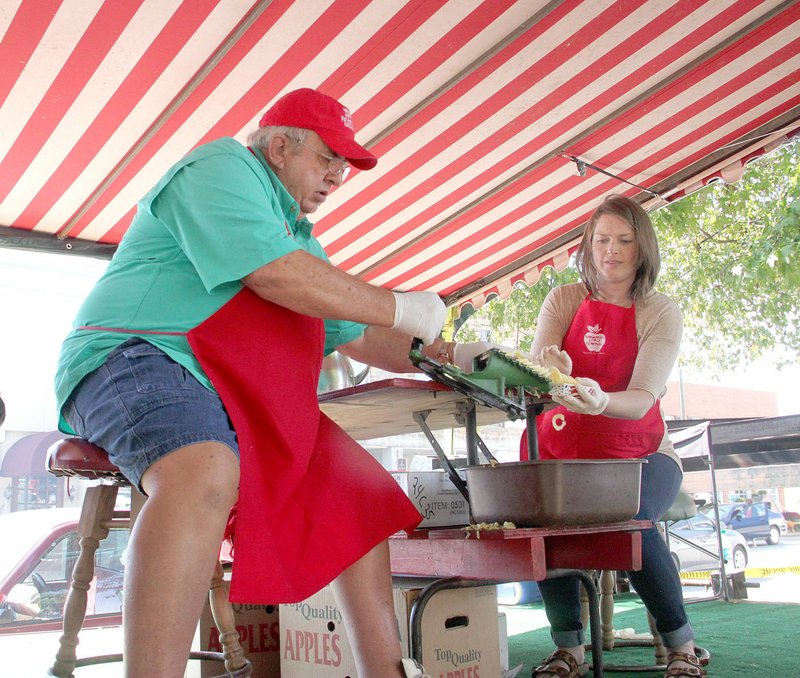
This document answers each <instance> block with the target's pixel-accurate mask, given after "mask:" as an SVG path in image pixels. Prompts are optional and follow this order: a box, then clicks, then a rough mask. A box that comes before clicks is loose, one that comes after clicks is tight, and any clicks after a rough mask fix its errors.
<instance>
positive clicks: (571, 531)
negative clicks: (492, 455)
mask: <svg viewBox="0 0 800 678" xmlns="http://www.w3.org/2000/svg"><path fill="white" fill-rule="evenodd" d="M319 403H320V409H321V410H322V411H323V412H325V414H327V415H328V416H329V417H331V419H333V420H334V421H335V422H336V423H338V424H339V425H340V426H341V427H342V428H343V429H344V430H345V431H347V433H348V434H350V435H351V436H352V437H353V438H355V439H356V440H369V439H371V438H376V437H384V436H392V435H398V434H403V433H412V432H419V431H420V427H419V424H418V422H417V421H416V420H415V418H414V415H415V414H416V413H420V412H423V413H424V414H425V417H426V419H425V421H426V424H427V426H428V427H429V428H430V429H432V430H436V429H442V428H452V427H457V426H465V421H466V419H465V416H464V413H465V412H466V411H467V409H468V408H467V407H466V406H469V407H473V406H474V407H473V409H472V411H471V416H473V419H472V421H473V424H474V425H485V424H492V423H497V422H500V421H506V420H507V417H506V414H505V413H504V412H502V411H500V410H499V409H495V408H492V407H487V406H485V405H481V404H480V403H474V402H473V401H471V400H470V398H468V397H467V396H465V395H463V394H461V393H458V392H455V391H453V390H451V389H450V388H449V387H447V386H444V385H442V384H440V383H437V382H432V381H427V380H418V379H408V378H392V379H384V380H381V381H376V382H371V383H367V384H361V385H359V386H354V387H351V388H346V389H342V390H340V391H331V392H328V393H324V394H322V395H320V396H319ZM468 452H469V450H468ZM476 455H477V451H476V450H473V451H472V452H470V454H469V455H468V456H473V457H475V456H476ZM471 463H475V462H471ZM649 526H650V523H649V522H647V521H628V522H625V523H615V524H611V525H592V526H586V527H569V528H544V527H537V528H519V529H514V530H502V531H501V530H497V531H482V532H481V533H480V538H478V537H477V535H475V534H471V535H470V536H469V538H466V534H465V531H464V529H462V528H439V529H430V530H417V531H415V532H414V533H412V534H411V535H405V534H404V533H402V534H398V535H395V536H394V537H392V538H391V539H390V540H389V549H390V553H391V564H392V574H393V575H394V576H395V577H403V576H405V577H416V578H418V579H420V578H424V579H427V580H428V581H430V583H429V584H428V586H426V587H425V589H424V590H423V591H422V593H421V594H420V596H419V597H418V598H417V600H416V602H415V604H414V607H413V608H412V612H411V621H412V624H411V625H412V632H411V636H412V643H411V644H412V652H413V653H414V655H415V657H416V658H417V659H420V656H419V655H420V654H421V648H422V643H421V637H420V631H419V628H420V626H421V624H420V619H421V616H422V610H423V609H424V605H425V603H426V602H427V600H428V599H429V598H430V596H432V595H433V593H435V592H436V591H437V590H441V589H442V588H455V587H460V586H478V585H483V584H493V583H502V582H514V581H541V580H543V579H547V578H550V577H555V576H561V575H564V574H571V575H574V576H577V577H578V578H579V579H580V580H581V581H582V582H583V584H584V586H585V587H586V588H587V591H588V592H589V619H590V627H591V637H592V655H593V671H594V675H595V676H602V675H603V661H602V639H601V634H600V612H599V602H598V598H597V592H596V589H595V586H594V581H593V580H592V578H591V577H590V576H588V575H587V574H586V570H636V569H639V568H640V567H641V534H640V532H639V530H641V529H642V528H643V527H649Z"/></svg>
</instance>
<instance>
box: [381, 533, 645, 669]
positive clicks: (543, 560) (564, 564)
mask: <svg viewBox="0 0 800 678" xmlns="http://www.w3.org/2000/svg"><path fill="white" fill-rule="evenodd" d="M650 525H651V523H650V522H649V521H643V520H630V521H627V522H624V523H614V524H609V525H593V526H586V527H562V528H547V527H535V528H517V529H511V530H482V531H481V532H480V536H478V535H477V534H475V533H467V532H466V531H465V530H464V529H463V528H440V529H430V530H417V531H415V532H413V533H412V534H410V535H405V534H404V533H400V534H397V535H394V536H393V537H392V538H390V539H389V551H390V554H391V565H392V574H393V575H394V576H411V577H424V578H427V579H431V578H432V579H433V580H434V581H432V582H431V583H429V584H428V585H427V586H426V587H425V588H424V589H423V591H422V592H421V593H420V595H419V597H418V598H417V600H416V602H415V603H414V606H413V608H412V611H411V651H412V655H413V656H414V657H415V658H416V659H417V660H421V658H422V657H421V654H422V631H421V619H422V613H423V611H424V607H425V605H426V604H427V602H428V600H429V599H430V598H431V597H432V596H433V595H434V594H435V593H436V592H437V591H440V590H442V589H446V588H459V587H463V586H482V585H486V584H496V583H502V582H511V581H541V580H543V579H548V578H553V577H559V576H564V575H572V576H576V577H578V578H579V579H580V581H581V582H582V583H583V585H584V586H585V587H586V589H587V593H588V599H589V625H590V632H591V642H592V672H593V675H594V676H600V677H602V676H603V647H602V637H601V633H600V609H599V600H598V596H597V590H596V587H595V585H594V581H593V579H592V577H591V576H589V575H588V574H587V572H586V571H587V570H638V569H639V568H641V566H642V536H641V532H640V530H641V529H643V528H646V527H650Z"/></svg>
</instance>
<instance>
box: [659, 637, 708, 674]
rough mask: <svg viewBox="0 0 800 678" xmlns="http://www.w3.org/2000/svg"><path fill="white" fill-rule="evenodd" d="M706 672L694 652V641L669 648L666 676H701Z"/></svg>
mask: <svg viewBox="0 0 800 678" xmlns="http://www.w3.org/2000/svg"><path fill="white" fill-rule="evenodd" d="M705 675H706V672H705V671H704V670H703V669H702V668H701V667H700V661H699V660H698V659H697V656H696V655H695V652H694V642H692V643H688V644H686V645H681V646H680V647H670V648H668V649H667V671H666V673H665V674H664V678H700V676H705Z"/></svg>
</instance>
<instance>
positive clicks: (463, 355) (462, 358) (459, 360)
mask: <svg viewBox="0 0 800 678" xmlns="http://www.w3.org/2000/svg"><path fill="white" fill-rule="evenodd" d="M492 348H499V349H500V350H501V351H505V352H506V353H508V354H509V355H512V356H513V355H514V349H513V348H509V347H508V346H501V345H500V344H492V343H489V342H488V341H469V342H467V343H465V344H456V345H455V348H454V349H453V365H455V366H456V367H457V368H458V369H460V370H461V371H463V372H472V361H473V360H474V359H475V357H476V356H479V355H480V354H481V353H485V352H486V351H488V350H489V349H492Z"/></svg>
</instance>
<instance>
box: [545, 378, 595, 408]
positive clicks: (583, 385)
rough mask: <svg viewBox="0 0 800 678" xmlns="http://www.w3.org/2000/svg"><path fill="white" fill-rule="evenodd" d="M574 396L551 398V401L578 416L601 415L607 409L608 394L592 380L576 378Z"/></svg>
mask: <svg viewBox="0 0 800 678" xmlns="http://www.w3.org/2000/svg"><path fill="white" fill-rule="evenodd" d="M575 381H576V382H578V383H577V384H575V390H576V391H577V394H576V395H566V396H555V395H554V396H553V400H554V401H555V402H557V403H558V404H559V405H563V406H564V407H566V408H567V409H568V410H570V411H571V412H577V413H578V414H601V413H602V412H603V410H605V409H606V407H608V393H606V392H605V391H603V389H601V388H600V384H598V383H597V382H596V381H595V380H594V379H589V378H588V377H577V378H576V379H575Z"/></svg>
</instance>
